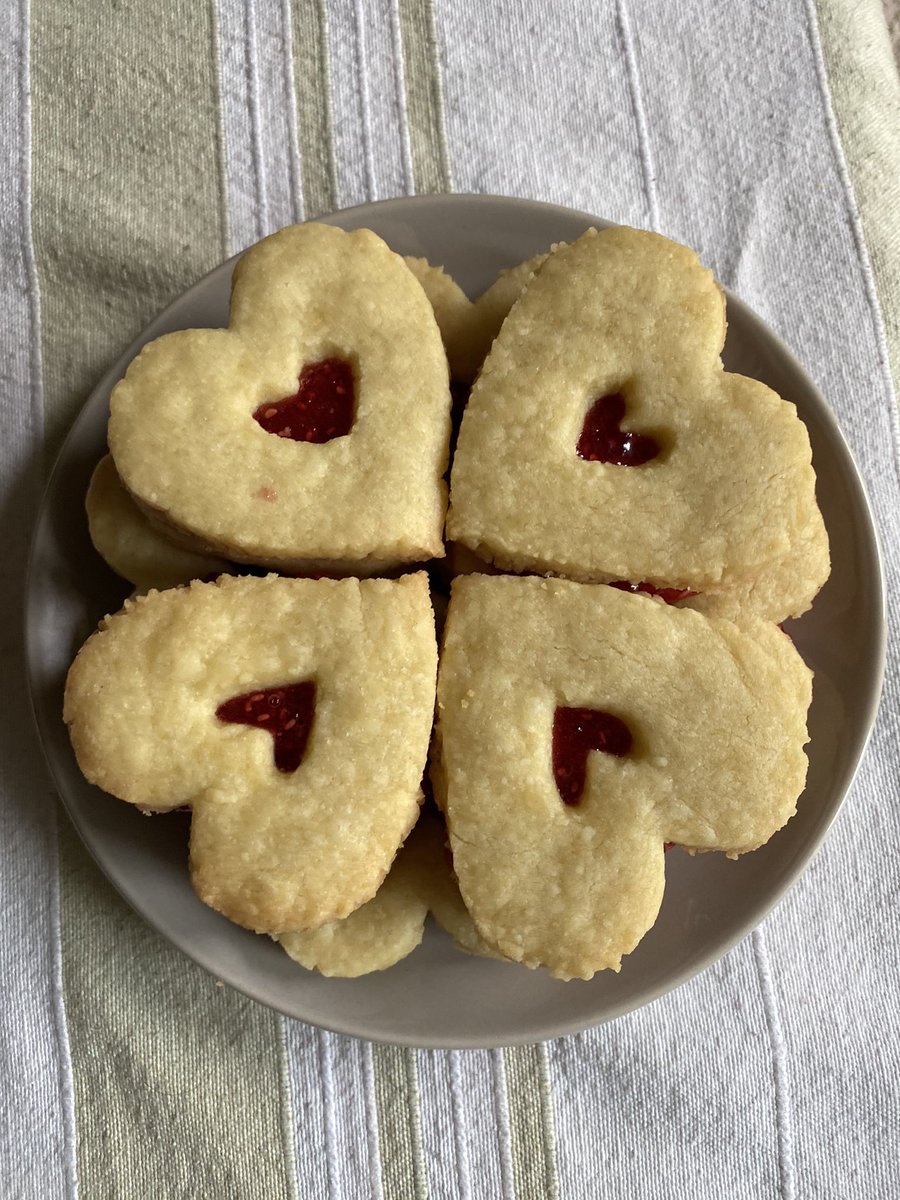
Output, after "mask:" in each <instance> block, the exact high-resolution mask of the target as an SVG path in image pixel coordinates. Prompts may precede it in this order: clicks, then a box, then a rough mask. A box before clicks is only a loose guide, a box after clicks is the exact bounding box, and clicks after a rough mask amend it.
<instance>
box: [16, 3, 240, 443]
mask: <svg viewBox="0 0 900 1200" xmlns="http://www.w3.org/2000/svg"><path fill="white" fill-rule="evenodd" d="M32 10H33V11H32V30H33V36H32V64H31V72H32V74H31V78H32V87H33V91H34V99H33V139H34V141H33V144H34V160H33V189H34V204H33V213H34V217H33V225H34V242H35V252H36V255H37V263H38V276H39V280H40V286H41V315H42V326H43V350H44V390H45V409H46V412H45V417H46V428H47V432H48V442H49V445H50V447H55V446H57V445H58V443H59V440H60V438H61V435H62V433H63V431H64V430H65V427H66V426H67V425H68V423H69V422H70V421H71V419H72V417H73V416H74V414H75V411H76V410H77V406H78V402H79V401H80V400H83V399H84V398H85V396H86V395H87V393H88V392H89V390H90V388H91V387H92V386H93V384H94V383H95V382H96V381H97V378H98V376H99V375H100V374H101V372H102V371H103V369H104V368H105V367H107V366H108V365H109V363H110V361H111V360H112V359H113V358H114V357H115V356H116V355H117V354H119V353H121V351H122V349H123V348H124V346H126V345H127V343H128V342H129V341H130V340H131V339H132V338H133V337H135V336H136V335H137V334H138V333H139V332H140V330H141V329H142V328H143V327H144V326H145V325H146V324H147V322H148V321H149V320H150V319H151V318H152V317H153V316H155V315H156V313H157V312H158V311H159V310H160V309H161V308H162V307H164V306H165V305H166V304H167V303H168V302H169V301H170V300H171V299H172V298H173V297H175V296H177V295H178V294H179V293H180V292H181V291H183V290H184V288H185V287H187V285H188V284H190V283H191V282H193V281H194V280H195V279H197V278H198V277H199V276H200V275H202V274H204V273H205V272H206V271H208V270H209V269H210V268H211V267H213V266H214V265H215V264H216V263H217V262H218V261H220V259H221V257H222V246H223V243H224V230H223V229H222V218H221V209H220V203H219V179H218V164H217V155H218V144H217V143H218V137H217V124H218V122H217V117H216V87H215V70H214V64H213V22H212V16H211V10H210V6H209V4H206V3H200V4H198V3H195V2H194V0H176V2H174V3H170V2H167V0H155V2H149V3H148V2H144V0H121V2H120V3H117V4H115V5H108V6H107V7H106V8H105V9H104V13H103V18H102V20H98V19H97V18H96V14H95V13H94V12H93V10H92V9H82V8H80V7H79V6H78V5H73V4H71V3H70V2H69V0H33V5H32Z"/></svg>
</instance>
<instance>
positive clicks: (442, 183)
mask: <svg viewBox="0 0 900 1200" xmlns="http://www.w3.org/2000/svg"><path fill="white" fill-rule="evenodd" d="M399 9H400V32H401V38H402V41H403V66H404V75H405V79H406V110H407V124H408V126H409V142H410V149H411V151H412V164H413V183H414V186H415V189H416V192H417V193H418V194H420V195H421V194H423V193H427V192H451V191H453V180H452V176H451V173H450V157H449V155H448V153H447V137H446V133H445V130H444V96H443V90H442V87H441V68H440V59H439V56H438V45H437V36H436V33H435V22H434V5H433V3H432V0H399Z"/></svg>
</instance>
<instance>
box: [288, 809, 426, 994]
mask: <svg viewBox="0 0 900 1200" xmlns="http://www.w3.org/2000/svg"><path fill="white" fill-rule="evenodd" d="M423 816H424V814H423ZM432 841H433V838H432V829H431V827H430V823H426V822H424V821H423V819H422V818H421V817H420V818H419V820H418V822H417V823H416V826H415V828H414V829H413V831H412V833H411V834H410V835H409V837H408V838H407V839H406V842H405V843H404V844H403V847H402V848H401V850H400V852H399V854H398V855H397V857H396V858H395V859H394V862H393V865H392V866H391V869H390V871H388V873H387V876H386V877H385V880H384V882H383V883H382V885H381V887H380V888H379V889H378V891H377V892H376V893H375V895H374V896H373V897H372V899H371V900H369V901H367V903H365V904H363V905H362V907H361V908H358V909H356V911H355V912H352V913H350V915H349V916H348V917H344V919H343V920H342V921H329V923H328V924H327V925H322V926H320V927H319V928H318V929H311V930H308V931H306V932H300V933H283V934H282V935H281V936H280V937H279V939H278V940H279V942H281V945H282V946H283V947H284V949H285V950H286V951H287V953H288V954H289V955H290V956H291V958H292V959H294V961H295V962H298V963H299V964H300V966H302V967H306V968H307V969H308V970H315V971H318V972H319V973H320V974H321V975H338V976H342V977H343V978H347V979H353V978H356V977H357V976H358V975H367V974H369V973H370V972H372V971H384V970H385V969H386V968H387V967H392V966H393V965H394V963H397V962H399V961H400V960H401V959H402V958H406V956H407V955H408V954H411V953H412V952H413V950H415V948H416V946H418V944H419V943H420V942H421V940H422V934H423V932H424V930H425V918H426V916H427V915H428V899H427V896H428V889H429V888H430V876H431V872H432V870H433V869H434V867H435V861H434V859H435V855H434V849H433V845H432Z"/></svg>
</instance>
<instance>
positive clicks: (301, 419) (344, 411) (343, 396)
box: [253, 358, 355, 442]
mask: <svg viewBox="0 0 900 1200" xmlns="http://www.w3.org/2000/svg"><path fill="white" fill-rule="evenodd" d="M354 408H355V395H354V386H353V368H352V367H351V365H350V364H349V363H348V362H345V361H344V360H343V359H341V358H324V359H322V361H321V362H315V363H308V364H307V365H306V366H305V367H304V368H303V370H302V371H301V372H300V378H299V381H298V386H297V391H296V393H295V394H294V395H293V396H288V397H287V398H286V399H284V400H273V401H271V402H269V403H267V404H261V405H260V406H259V408H258V409H257V410H256V412H255V413H254V414H253V419H254V420H255V421H257V422H258V423H259V424H260V425H262V427H263V429H265V431H266V433H274V434H276V435H277V436H278V437H283V438H290V440H291V441H293V442H330V441H331V439H332V438H339V437H346V436H347V434H348V433H349V432H350V430H351V429H352V428H353V412H354Z"/></svg>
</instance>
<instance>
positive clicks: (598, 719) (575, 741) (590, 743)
mask: <svg viewBox="0 0 900 1200" xmlns="http://www.w3.org/2000/svg"><path fill="white" fill-rule="evenodd" d="M630 749H631V730H630V729H629V728H628V726H627V725H626V724H625V722H624V721H621V720H620V719H619V718H618V717H614V716H613V715H612V713H608V712H603V711H601V710H600V709H598V708H562V707H559V708H557V710H556V713H555V714H554V717H553V778H554V779H555V780H556V789H557V791H558V792H559V795H560V799H561V800H562V802H563V804H578V802H579V801H580V800H581V796H582V793H583V792H584V781H585V776H586V774H587V757H588V754H589V753H590V752H591V751H592V750H602V751H603V753H604V754H614V755H615V756H616V757H617V758H622V757H623V755H625V754H627V753H628V751H629V750H630Z"/></svg>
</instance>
